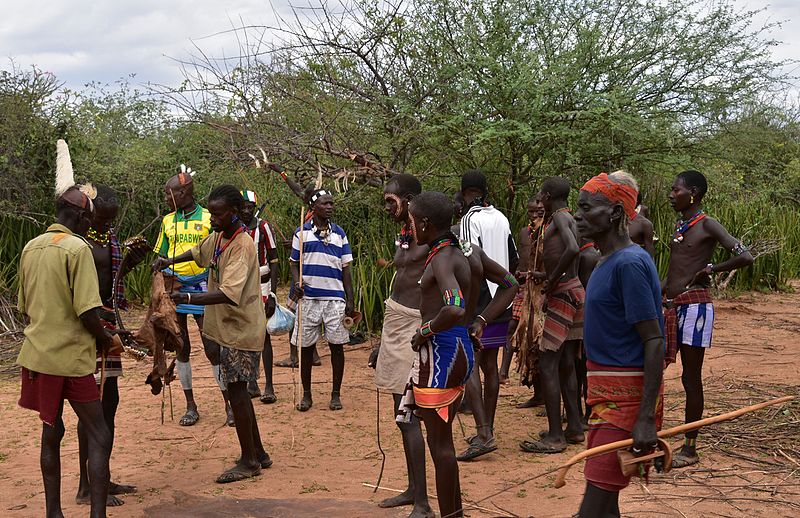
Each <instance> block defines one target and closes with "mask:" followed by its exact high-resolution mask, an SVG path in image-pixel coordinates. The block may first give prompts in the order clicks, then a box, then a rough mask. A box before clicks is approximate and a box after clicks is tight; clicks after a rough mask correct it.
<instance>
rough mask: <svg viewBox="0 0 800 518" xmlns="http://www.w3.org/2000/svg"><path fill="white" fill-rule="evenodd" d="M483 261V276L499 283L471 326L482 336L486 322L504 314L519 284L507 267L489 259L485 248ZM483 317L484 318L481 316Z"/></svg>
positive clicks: (474, 332) (473, 332)
mask: <svg viewBox="0 0 800 518" xmlns="http://www.w3.org/2000/svg"><path fill="white" fill-rule="evenodd" d="M480 258H481V263H483V276H484V277H485V278H486V280H487V281H490V282H493V283H495V284H497V291H495V293H494V297H492V300H491V301H490V302H489V304H487V305H486V307H485V308H484V309H483V311H482V312H481V314H480V316H478V315H476V316H475V321H474V322H473V323H472V325H471V326H470V327H469V328H470V332H471V333H472V334H474V335H475V336H478V337H480V336H481V334H483V328H484V327H486V324H488V323H489V322H491V321H493V320H494V319H496V318H497V317H499V316H500V315H502V314H503V312H505V310H506V309H508V306H510V305H511V303H512V302H513V301H514V297H515V296H516V295H517V289H518V288H519V284H518V283H517V280H516V279H515V278H514V276H513V275H512V274H511V273H510V272H508V271H507V270H506V269H505V268H503V267H502V266H500V265H499V264H497V263H496V262H495V261H492V260H491V259H489V256H488V255H486V252H484V251H483V249H481V250H480ZM481 317H483V318H481Z"/></svg>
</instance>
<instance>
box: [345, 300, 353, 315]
mask: <svg viewBox="0 0 800 518" xmlns="http://www.w3.org/2000/svg"><path fill="white" fill-rule="evenodd" d="M354 313H355V308H354V307H353V302H352V301H350V300H348V301H347V302H345V303H344V314H345V315H347V316H348V317H352V316H353V314H354Z"/></svg>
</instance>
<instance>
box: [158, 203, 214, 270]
mask: <svg viewBox="0 0 800 518" xmlns="http://www.w3.org/2000/svg"><path fill="white" fill-rule="evenodd" d="M210 232H211V213H210V212H208V210H206V209H205V208H204V207H201V206H200V205H197V204H195V206H194V210H192V211H191V212H183V211H181V213H180V214H178V213H177V212H171V213H169V214H167V215H166V216H164V219H163V220H162V221H161V233H160V234H159V236H158V241H157V242H156V246H155V248H154V249H153V251H154V252H155V253H157V254H158V255H161V256H163V257H177V256H179V255H181V254H182V253H184V252H188V251H189V250H191V249H192V248H194V247H195V246H197V245H198V244H200V241H202V240H203V238H204V237H206V236H207V235H208V234H209V233H210ZM172 269H173V271H174V272H175V273H177V274H178V275H187V276H189V275H198V274H200V273H203V272H204V271H205V268H201V267H200V266H198V265H197V263H195V262H194V261H189V262H186V263H180V264H176V265H174V266H173V267H172Z"/></svg>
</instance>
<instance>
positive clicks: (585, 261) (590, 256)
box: [578, 246, 600, 288]
mask: <svg viewBox="0 0 800 518" xmlns="http://www.w3.org/2000/svg"><path fill="white" fill-rule="evenodd" d="M598 261H600V252H599V251H598V250H597V249H596V248H595V247H593V246H590V247H589V248H586V249H584V250H582V251H581V252H580V255H579V256H578V278H579V279H580V280H581V284H583V287H584V288H586V286H587V285H588V284H589V277H590V276H591V275H592V272H593V271H594V269H595V267H596V266H597V263H598Z"/></svg>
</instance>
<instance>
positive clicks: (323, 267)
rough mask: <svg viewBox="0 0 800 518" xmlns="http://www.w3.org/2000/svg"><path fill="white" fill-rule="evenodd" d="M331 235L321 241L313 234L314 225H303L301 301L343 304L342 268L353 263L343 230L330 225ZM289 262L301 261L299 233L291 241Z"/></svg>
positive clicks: (310, 223)
mask: <svg viewBox="0 0 800 518" xmlns="http://www.w3.org/2000/svg"><path fill="white" fill-rule="evenodd" d="M330 227H331V233H330V235H329V236H328V239H327V242H326V240H322V239H320V238H319V236H317V235H316V234H315V233H314V231H313V228H314V223H313V222H312V221H309V222H308V223H306V224H305V225H303V288H304V292H305V295H304V298H308V299H318V300H345V293H344V282H342V268H344V267H345V266H347V265H348V264H350V263H351V262H353V253H352V251H351V250H350V242H349V241H348V240H347V235H345V233H344V230H343V229H342V227H340V226H339V225H337V224H335V223H331V224H330ZM289 260H290V261H294V262H299V261H300V229H299V228H298V229H297V230H295V232H294V237H293V238H292V253H291V255H290V256H289Z"/></svg>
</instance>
